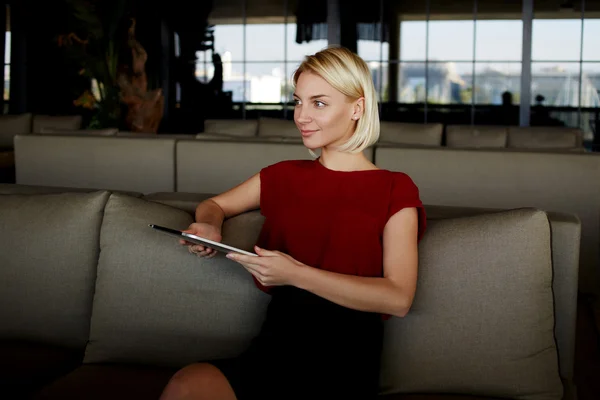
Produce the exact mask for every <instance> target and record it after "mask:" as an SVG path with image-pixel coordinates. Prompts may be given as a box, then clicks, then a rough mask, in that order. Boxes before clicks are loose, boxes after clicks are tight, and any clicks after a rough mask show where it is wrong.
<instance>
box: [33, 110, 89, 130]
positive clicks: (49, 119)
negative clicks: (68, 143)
mask: <svg viewBox="0 0 600 400" xmlns="http://www.w3.org/2000/svg"><path fill="white" fill-rule="evenodd" d="M82 121H83V117H82V116H81V115H40V114H35V115H34V116H33V125H32V128H31V133H42V130H43V129H46V128H51V129H64V130H68V131H75V130H79V129H81V123H82Z"/></svg>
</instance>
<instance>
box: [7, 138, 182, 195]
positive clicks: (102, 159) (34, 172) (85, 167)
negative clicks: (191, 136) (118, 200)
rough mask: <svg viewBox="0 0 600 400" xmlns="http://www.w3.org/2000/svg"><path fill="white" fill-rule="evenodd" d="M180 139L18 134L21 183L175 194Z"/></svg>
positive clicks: (16, 163) (16, 145)
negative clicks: (176, 157) (176, 151)
mask: <svg viewBox="0 0 600 400" xmlns="http://www.w3.org/2000/svg"><path fill="white" fill-rule="evenodd" d="M175 142H176V140H175V139H169V138H166V137H165V138H161V139H148V138H121V137H114V136H59V135H56V136H55V135H49V134H40V135H18V136H16V137H15V165H16V182H17V183H19V184H25V185H44V186H63V187H80V188H101V189H107V190H119V191H131V192H141V193H150V192H161V191H174V188H175V160H174V157H175V151H174V150H175Z"/></svg>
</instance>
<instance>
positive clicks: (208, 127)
mask: <svg viewBox="0 0 600 400" xmlns="http://www.w3.org/2000/svg"><path fill="white" fill-rule="evenodd" d="M204 132H205V133H211V134H212V133H217V134H226V135H229V136H238V137H253V136H256V135H257V132H258V120H255V119H207V120H206V121H204Z"/></svg>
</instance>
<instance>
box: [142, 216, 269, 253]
mask: <svg viewBox="0 0 600 400" xmlns="http://www.w3.org/2000/svg"><path fill="white" fill-rule="evenodd" d="M148 226H149V227H150V228H152V229H156V230H157V231H159V232H163V233H165V234H167V235H170V236H174V237H176V238H179V239H183V240H185V241H187V242H191V243H196V244H201V245H202V246H206V247H210V248H211V249H214V250H217V251H220V252H223V253H239V254H245V255H248V256H256V257H258V254H255V253H251V252H249V251H246V250H242V249H238V248H237V247H233V246H228V245H226V244H224V243H219V242H214V241H212V240H209V239H205V238H203V237H200V236H196V235H192V234H191V233H185V232H182V231H178V230H176V229H171V228H165V227H164V226H160V225H154V224H149V225H148Z"/></svg>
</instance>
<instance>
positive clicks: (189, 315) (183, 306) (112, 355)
mask: <svg viewBox="0 0 600 400" xmlns="http://www.w3.org/2000/svg"><path fill="white" fill-rule="evenodd" d="M260 221H261V220H260V218H259V217H257V216H256V213H254V214H253V213H247V214H244V215H242V216H239V217H236V218H235V219H232V220H230V221H228V222H227V225H229V224H232V223H233V224H237V225H234V229H233V230H232V231H228V228H227V227H225V228H224V242H226V243H231V244H233V245H235V246H239V247H243V248H246V249H251V245H252V244H253V243H254V242H255V240H256V238H257V236H258V229H260ZM191 222H192V217H191V216H190V215H189V214H188V213H186V212H185V211H181V210H178V209H175V208H172V207H169V206H166V205H163V204H158V203H154V202H150V201H146V200H143V199H137V198H131V197H128V196H123V195H115V194H113V195H112V196H111V198H110V200H109V202H108V204H107V206H106V210H105V216H104V221H103V224H102V231H101V232H102V233H101V238H100V248H101V252H100V259H99V264H98V278H97V285H96V294H95V298H94V308H93V313H92V322H91V332H90V342H89V345H88V346H87V349H86V356H85V362H87V363H93V362H113V361H114V362H134V363H149V364H156V365H168V366H183V365H185V364H187V363H190V362H194V361H197V360H207V359H212V358H219V357H229V356H234V355H236V354H239V353H240V352H241V351H242V350H243V349H244V348H245V347H246V346H247V345H248V344H249V342H250V340H251V339H252V338H253V337H254V336H255V335H256V334H257V333H258V331H259V329H260V324H261V323H262V319H263V313H264V311H265V309H266V305H267V301H268V297H269V296H268V295H266V294H264V293H263V292H261V291H260V290H259V289H257V288H256V286H255V285H254V282H253V281H252V277H251V275H250V274H249V273H248V272H247V271H246V270H244V269H243V268H241V267H240V265H239V264H236V263H234V262H232V261H230V260H228V259H227V258H225V257H224V256H222V255H219V256H218V257H215V258H213V259H209V260H206V259H202V258H199V257H197V256H195V255H192V254H190V253H189V252H188V251H187V249H186V248H185V247H183V246H181V245H179V244H178V242H177V239H176V238H172V237H169V236H166V235H164V234H161V233H160V232H157V231H154V230H152V229H150V228H149V227H148V224H151V223H152V224H158V225H163V226H168V227H172V228H175V229H185V228H187V227H188V225H189V224H190V223H191ZM234 233H237V234H234Z"/></svg>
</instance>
